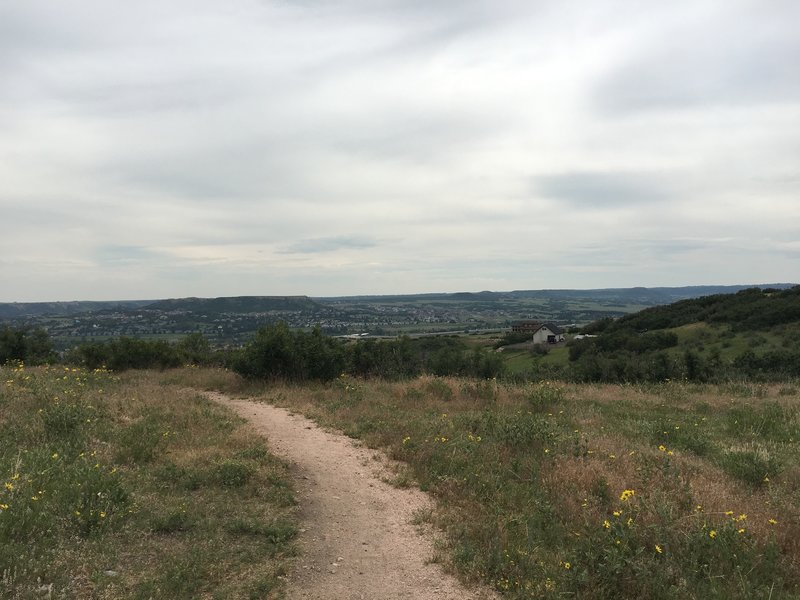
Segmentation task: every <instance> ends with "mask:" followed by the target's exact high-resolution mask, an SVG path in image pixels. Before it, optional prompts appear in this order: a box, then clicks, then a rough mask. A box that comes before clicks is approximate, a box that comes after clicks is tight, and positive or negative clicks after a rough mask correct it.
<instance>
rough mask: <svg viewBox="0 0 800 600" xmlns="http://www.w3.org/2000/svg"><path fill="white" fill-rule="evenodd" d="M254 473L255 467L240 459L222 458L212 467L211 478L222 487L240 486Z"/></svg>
mask: <svg viewBox="0 0 800 600" xmlns="http://www.w3.org/2000/svg"><path fill="white" fill-rule="evenodd" d="M254 473H255V468H254V467H253V466H252V465H251V464H249V463H246V462H244V461H240V460H230V459H229V460H223V461H221V462H220V463H219V464H217V465H216V466H215V467H214V474H213V478H214V481H215V482H216V483H218V484H219V485H221V486H223V487H232V488H233V487H242V486H243V485H245V484H246V483H247V482H248V481H250V478H251V477H252V476H253V474H254Z"/></svg>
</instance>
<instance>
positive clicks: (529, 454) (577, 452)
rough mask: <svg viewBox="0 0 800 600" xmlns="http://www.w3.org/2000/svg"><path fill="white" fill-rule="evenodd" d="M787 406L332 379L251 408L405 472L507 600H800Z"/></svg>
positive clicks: (746, 393)
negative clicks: (289, 412)
mask: <svg viewBox="0 0 800 600" xmlns="http://www.w3.org/2000/svg"><path fill="white" fill-rule="evenodd" d="M791 389H792V388H791V387H790V386H789V385H787V384H782V385H780V386H771V387H763V386H761V387H756V388H751V389H744V388H731V387H725V386H700V385H689V384H684V383H680V382H678V383H663V384H657V385H650V386H609V385H604V386H589V385H583V386H581V385H564V384H559V383H553V382H544V383H539V384H527V385H510V384H504V383H502V382H498V381H493V380H490V381H484V382H481V381H475V380H459V379H449V378H441V379H437V378H431V377H423V378H420V379H417V380H413V381H409V382H405V383H388V382H381V381H367V382H365V381H356V380H352V379H351V378H347V377H345V378H342V380H341V381H339V382H337V383H334V384H332V385H329V386H322V385H319V386H306V387H291V386H290V387H286V386H270V387H268V388H267V389H266V390H265V391H263V392H262V397H264V398H265V399H267V400H270V401H272V402H276V403H278V404H283V405H288V406H291V407H293V408H294V409H296V410H302V411H304V412H305V413H307V414H310V415H312V416H313V417H314V418H316V419H318V420H319V421H321V422H323V423H325V424H329V425H334V426H338V427H339V428H341V429H343V430H344V431H345V432H346V433H347V434H348V435H351V436H353V437H359V438H361V439H363V440H364V441H365V442H366V443H367V444H368V445H370V446H373V447H382V448H385V449H386V450H387V451H388V452H389V454H390V455H391V456H392V457H393V458H395V459H399V460H401V461H403V462H405V463H406V464H407V465H408V467H407V472H406V473H405V474H401V476H400V477H399V479H400V480H402V481H406V482H407V481H409V480H416V481H417V482H418V483H419V485H420V487H421V488H422V489H424V490H427V491H428V492H430V493H431V494H432V495H433V497H434V498H435V499H436V501H437V509H436V510H435V511H433V513H432V514H431V516H430V518H431V520H432V521H433V522H435V524H436V525H438V526H439V527H440V528H442V529H443V530H444V532H445V533H446V540H447V542H446V545H445V547H444V549H443V553H444V554H445V555H446V556H447V557H448V558H447V559H446V560H447V563H448V564H449V565H450V566H451V568H453V569H455V570H456V571H458V572H459V573H461V574H462V576H463V577H465V578H467V579H478V580H482V581H484V582H487V583H489V584H490V585H492V586H493V587H495V588H496V589H497V590H499V591H501V592H502V593H503V594H504V595H505V596H506V597H508V598H513V599H518V598H519V599H522V598H563V597H579V598H588V599H600V598H602V599H606V598H608V599H612V598H670V599H672V598H726V599H727V598H742V599H743V598H768V597H772V598H785V597H796V596H797V595H798V593H800V545H799V544H798V541H797V540H798V539H800V520H799V518H798V515H799V514H800V511H799V510H798V508H799V507H800V469H798V467H797V464H798V463H800V452H799V451H798V444H797V443H796V441H797V439H798V437H797V436H798V435H800V424H798V406H799V405H800V398H798V396H797V394H796V393H794V394H791V393H790V391H791ZM795 389H796V388H795ZM781 390H783V391H781ZM787 390H789V391H787ZM626 490H633V492H632V493H631V492H630V491H628V492H626Z"/></svg>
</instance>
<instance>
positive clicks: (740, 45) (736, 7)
mask: <svg viewBox="0 0 800 600" xmlns="http://www.w3.org/2000/svg"><path fill="white" fill-rule="evenodd" d="M704 13H705V14H704ZM698 15H699V16H698ZM798 21H800V5H798V4H797V3H796V2H786V1H783V2H781V1H779V2H775V3H771V4H770V6H769V7H766V6H764V5H763V4H762V3H757V2H742V3H731V4H729V5H726V10H725V11H716V10H715V11H708V10H705V11H703V10H698V11H696V12H693V11H685V14H684V15H682V16H680V17H676V18H673V19H669V18H668V19H667V22H666V23H665V24H664V26H663V27H662V28H660V30H655V31H654V32H653V35H652V38H651V39H650V40H647V41H645V42H644V43H643V44H642V46H641V47H640V48H639V49H638V50H639V51H638V52H635V53H631V55H630V58H628V59H626V60H625V61H624V62H622V63H621V64H619V65H617V66H615V67H614V68H612V69H611V70H610V72H608V73H607V74H606V75H605V76H604V77H603V78H602V79H601V81H600V82H599V84H598V86H597V88H596V90H595V93H594V96H595V98H594V99H595V102H596V105H597V106H598V107H599V108H600V109H601V110H603V111H606V112H610V113H614V114H621V115H626V114H630V113H632V112H633V113H635V112H637V111H641V110H669V109H687V108H692V107H697V106H708V107H713V106H741V105H756V104H780V103H796V102H798V101H800V70H798V69H797V59H796V57H797V56H800V37H798V35H797V28H796V25H795V24H796V23H797V22H798Z"/></svg>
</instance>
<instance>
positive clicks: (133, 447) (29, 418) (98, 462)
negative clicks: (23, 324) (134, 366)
mask: <svg viewBox="0 0 800 600" xmlns="http://www.w3.org/2000/svg"><path fill="white" fill-rule="evenodd" d="M160 377H162V375H160V374H154V373H135V374H126V375H124V376H121V377H117V376H114V375H112V374H110V373H107V372H104V371H101V370H98V371H85V370H80V369H73V368H45V367H41V368H36V369H28V368H25V367H24V366H17V367H11V368H8V367H7V368H2V369H0V597H3V598H41V597H52V598H92V597H102V598H142V599H147V598H197V597H209V598H211V597H214V598H251V597H258V598H269V597H277V596H278V594H279V593H280V590H281V588H282V582H281V579H280V576H281V574H282V573H283V572H284V570H285V568H286V563H287V560H289V558H290V557H291V555H292V554H293V547H292V542H291V540H292V538H293V536H294V532H295V524H294V518H293V515H292V505H293V503H294V501H293V498H292V494H291V489H290V486H289V484H288V479H287V477H286V471H285V467H284V465H283V464H282V463H280V462H279V461H278V460H277V459H275V458H273V457H272V456H271V455H270V454H269V453H268V452H267V450H266V448H265V446H264V441H263V440H262V439H261V438H259V437H258V436H256V435H255V434H253V433H251V432H250V431H249V430H248V429H246V428H245V427H244V426H243V421H242V420H241V419H239V418H238V417H236V416H234V415H233V414H232V413H229V412H228V411H226V410H225V409H223V408H221V407H219V406H218V405H216V404H213V403H210V402H208V401H207V400H205V399H203V398H202V397H201V396H199V395H198V394H197V393H196V392H193V391H191V390H186V389H185V388H180V387H178V386H172V385H168V384H164V383H162V382H160V381H158V378H160Z"/></svg>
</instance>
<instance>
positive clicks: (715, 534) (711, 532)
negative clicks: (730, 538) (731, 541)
mask: <svg viewBox="0 0 800 600" xmlns="http://www.w3.org/2000/svg"><path fill="white" fill-rule="evenodd" d="M708 537H710V538H711V539H712V540H713V539H714V538H715V537H717V531H716V530H715V529H712V530H711V531H709V532H708Z"/></svg>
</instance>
